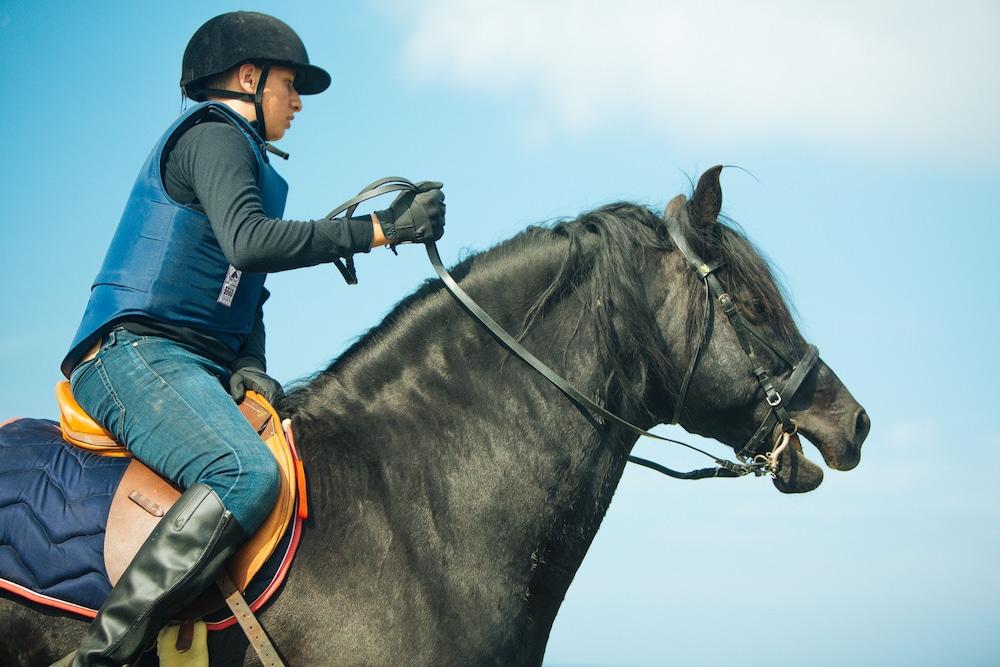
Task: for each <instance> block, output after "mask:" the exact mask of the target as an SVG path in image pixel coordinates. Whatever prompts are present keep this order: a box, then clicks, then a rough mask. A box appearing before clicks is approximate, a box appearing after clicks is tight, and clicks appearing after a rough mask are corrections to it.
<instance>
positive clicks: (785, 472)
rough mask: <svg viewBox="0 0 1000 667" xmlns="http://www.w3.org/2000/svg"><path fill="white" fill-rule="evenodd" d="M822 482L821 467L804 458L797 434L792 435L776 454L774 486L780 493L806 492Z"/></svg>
mask: <svg viewBox="0 0 1000 667" xmlns="http://www.w3.org/2000/svg"><path fill="white" fill-rule="evenodd" d="M822 483H823V469H822V468H820V467H819V466H818V465H816V464H815V463H813V462H812V461H810V460H809V459H807V458H806V455H805V454H804V453H803V451H802V443H801V442H800V441H799V436H798V435H797V434H796V435H793V436H792V437H791V439H790V440H789V442H788V446H787V447H785V448H784V450H783V451H782V452H781V453H780V454H779V455H778V463H777V466H776V467H775V471H774V488H776V489H778V491H781V492H782V493H806V492H808V491H812V490H814V489H815V488H816V487H818V486H819V485H820V484H822Z"/></svg>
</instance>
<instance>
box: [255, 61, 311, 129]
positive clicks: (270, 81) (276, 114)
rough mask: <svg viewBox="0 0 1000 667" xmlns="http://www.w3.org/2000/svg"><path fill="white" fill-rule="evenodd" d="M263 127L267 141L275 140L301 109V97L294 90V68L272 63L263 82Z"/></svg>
mask: <svg viewBox="0 0 1000 667" xmlns="http://www.w3.org/2000/svg"><path fill="white" fill-rule="evenodd" d="M263 107H264V127H265V128H267V137H265V138H266V139H267V140H268V141H277V140H278V139H281V137H283V136H284V135H285V131H286V130H288V129H289V128H290V127H291V126H292V119H293V118H294V116H295V114H296V113H298V112H299V111H302V98H301V97H300V96H299V93H298V92H297V91H296V90H295V70H293V69H291V68H289V67H281V66H279V65H272V66H271V72H270V74H268V76H267V81H266V82H265V83H264V102H263Z"/></svg>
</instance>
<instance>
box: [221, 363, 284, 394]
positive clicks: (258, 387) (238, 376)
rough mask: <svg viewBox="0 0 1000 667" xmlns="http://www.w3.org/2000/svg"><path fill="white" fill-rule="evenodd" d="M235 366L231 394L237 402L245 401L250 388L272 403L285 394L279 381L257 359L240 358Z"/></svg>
mask: <svg viewBox="0 0 1000 667" xmlns="http://www.w3.org/2000/svg"><path fill="white" fill-rule="evenodd" d="M234 368H235V370H233V374H232V375H231V376H230V377H229V394H230V395H231V396H232V397H233V400H234V401H236V402H237V403H242V402H243V398H244V396H246V393H247V390H248V389H250V390H252V391H255V392H257V393H258V394H260V395H261V396H263V397H264V398H266V399H267V402H268V403H270V404H271V405H274V403H275V401H278V400H280V399H282V398H283V397H284V396H285V392H284V391H283V390H282V389H281V385H280V384H279V383H278V381H277V380H275V379H274V378H272V377H271V376H270V375H268V374H267V373H265V372H264V370H263V369H262V368H260V362H259V361H257V360H256V359H245V360H244V359H241V360H238V361H237V362H236V364H235V365H234Z"/></svg>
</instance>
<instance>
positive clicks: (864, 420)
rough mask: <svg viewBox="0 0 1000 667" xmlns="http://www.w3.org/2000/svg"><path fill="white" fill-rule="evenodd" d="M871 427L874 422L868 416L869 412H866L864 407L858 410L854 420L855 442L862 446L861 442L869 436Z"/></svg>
mask: <svg viewBox="0 0 1000 667" xmlns="http://www.w3.org/2000/svg"><path fill="white" fill-rule="evenodd" d="M871 427H872V422H871V420H870V419H869V418H868V413H867V412H865V410H864V408H862V409H860V410H858V416H857V418H856V419H855V420H854V444H856V445H857V446H858V447H860V446H861V443H862V442H864V441H865V438H867V437H868V431H869V430H870V429H871Z"/></svg>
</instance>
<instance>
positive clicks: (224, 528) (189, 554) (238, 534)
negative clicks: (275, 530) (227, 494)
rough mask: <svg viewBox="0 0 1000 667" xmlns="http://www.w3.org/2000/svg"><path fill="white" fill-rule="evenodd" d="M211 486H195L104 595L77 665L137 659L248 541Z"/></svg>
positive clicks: (183, 496)
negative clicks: (106, 594)
mask: <svg viewBox="0 0 1000 667" xmlns="http://www.w3.org/2000/svg"><path fill="white" fill-rule="evenodd" d="M246 537H247V536H246V535H245V534H244V532H243V529H242V528H241V527H240V525H239V524H238V523H237V522H236V519H234V518H233V515H232V514H230V513H229V512H228V511H227V510H226V508H225V507H223V506H222V501H221V500H220V499H219V496H217V495H216V493H215V491H213V490H212V489H211V488H210V487H209V486H207V485H205V484H195V485H194V486H192V487H191V488H190V489H188V490H187V491H185V492H184V495H182V496H181V497H180V498H179V499H178V500H177V502H176V503H175V504H174V506H173V507H171V508H170V509H169V510H168V511H167V513H166V514H165V515H164V517H163V518H162V519H160V522H159V523H158V524H157V526H156V528H155V529H154V530H153V532H152V534H151V535H150V536H149V539H147V540H146V542H145V543H144V544H143V545H142V547H141V548H140V549H139V552H138V553H137V554H136V555H135V558H134V559H133V560H132V563H131V564H130V565H129V566H128V569H126V570H125V572H124V574H122V577H121V579H120V580H119V581H118V583H117V584H115V587H114V588H113V589H112V590H111V593H110V594H109V595H108V599H107V600H105V602H104V605H103V606H102V607H101V611H100V613H98V614H97V618H95V619H94V621H93V623H91V625H90V627H89V628H88V629H87V636H86V637H84V640H83V643H82V644H81V645H80V648H79V649H78V650H77V652H76V657H75V658H74V660H73V666H74V667H91V666H98V665H100V666H102V667H103V666H104V665H116V666H117V665H123V664H126V663H130V662H132V661H133V660H135V659H136V658H137V657H138V656H139V654H140V653H141V651H142V649H143V648H145V647H146V646H147V645H148V644H149V643H150V640H152V639H153V637H154V636H155V635H156V634H157V633H158V632H159V631H160V629H161V628H162V627H163V626H164V625H165V624H166V623H167V622H168V621H170V620H171V618H173V617H174V615H175V614H177V613H179V612H181V611H182V610H183V609H184V607H185V606H186V605H188V604H189V603H190V602H191V601H192V600H194V599H195V598H196V597H198V595H199V594H201V593H202V591H204V590H205V589H206V588H208V587H209V585H211V584H212V582H213V581H215V579H216V576H217V575H218V573H219V571H220V570H221V569H222V566H223V565H225V563H226V561H227V560H229V557H230V556H232V555H233V553H234V552H235V551H236V548H237V547H238V546H239V545H240V543H242V542H243V541H244V540H245V539H246Z"/></svg>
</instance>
